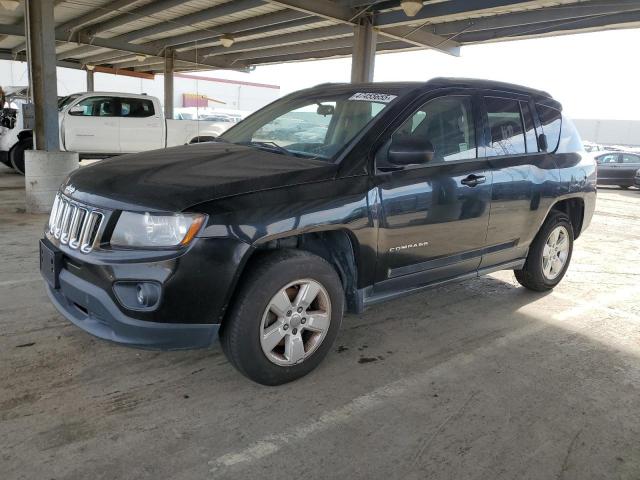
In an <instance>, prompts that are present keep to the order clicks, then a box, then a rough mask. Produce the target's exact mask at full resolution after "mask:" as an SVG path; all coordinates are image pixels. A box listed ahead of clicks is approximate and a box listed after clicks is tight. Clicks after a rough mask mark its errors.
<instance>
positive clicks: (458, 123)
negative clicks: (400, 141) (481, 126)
mask: <svg viewBox="0 0 640 480" xmlns="http://www.w3.org/2000/svg"><path fill="white" fill-rule="evenodd" d="M472 112H473V109H472V106H471V98H470V97H465V96H450V97H440V98H436V99H434V100H431V101H429V102H427V103H425V104H424V105H423V106H421V107H420V108H419V109H418V110H416V111H415V112H414V113H413V114H412V115H411V116H410V117H409V118H408V119H407V120H406V121H405V122H404V123H403V124H402V126H401V127H400V128H399V129H398V130H396V131H395V132H394V136H395V135H403V136H404V135H409V136H414V135H416V136H420V137H422V138H424V139H426V140H429V141H430V142H431V143H432V145H433V150H434V157H433V161H432V163H433V162H442V161H451V160H464V159H468V158H476V136H475V129H474V126H473V113H472Z"/></svg>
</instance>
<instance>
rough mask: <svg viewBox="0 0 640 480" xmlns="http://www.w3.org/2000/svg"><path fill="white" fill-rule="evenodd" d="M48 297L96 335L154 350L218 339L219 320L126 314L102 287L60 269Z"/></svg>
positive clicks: (206, 343) (189, 346)
mask: <svg viewBox="0 0 640 480" xmlns="http://www.w3.org/2000/svg"><path fill="white" fill-rule="evenodd" d="M46 288H47V293H48V294H49V298H50V299H51V301H52V302H53V304H54V305H55V307H56V308H57V309H58V311H59V312H60V313H61V314H62V315H64V317H65V318H67V319H68V320H70V321H71V322H72V323H74V324H75V325H76V326H78V327H80V328H81V329H83V330H84V331H86V332H88V333H90V334H92V335H95V336H96V337H99V338H102V339H104V340H110V341H112V342H117V343H121V344H124V345H128V346H131V347H138V348H145V349H153V350H184V349H192V348H205V347H208V346H209V345H211V343H212V342H213V341H214V340H215V339H217V334H218V329H219V327H220V324H186V323H159V322H150V321H145V320H136V319H134V318H131V317H128V316H127V315H125V314H123V313H122V312H121V311H120V309H119V308H118V307H117V306H116V304H115V303H114V302H113V300H112V299H111V298H110V297H109V295H107V293H106V292H105V291H104V290H102V289H101V288H99V287H97V286H96V285H93V284H91V283H89V282H87V281H86V280H83V279H81V278H79V277H77V276H75V275H73V274H72V273H71V272H69V271H68V270H62V271H61V272H60V288H59V289H54V288H52V287H51V286H50V285H49V284H46Z"/></svg>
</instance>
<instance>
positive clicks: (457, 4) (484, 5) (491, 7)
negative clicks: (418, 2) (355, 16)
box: [376, 0, 539, 28]
mask: <svg viewBox="0 0 640 480" xmlns="http://www.w3.org/2000/svg"><path fill="white" fill-rule="evenodd" d="M512 5H519V6H531V7H535V6H537V5H539V2H538V1H532V0H449V1H447V2H438V3H429V4H427V5H425V6H423V7H422V9H421V10H420V11H419V12H418V13H417V14H416V15H415V16H414V17H407V15H406V14H405V13H404V12H403V11H402V10H392V11H389V12H382V13H379V14H377V15H376V25H377V26H379V27H382V28H386V27H389V26H395V25H409V24H414V25H415V24H420V23H424V22H425V21H429V20H433V19H436V18H439V17H444V16H448V15H456V14H466V15H468V16H471V15H473V14H474V13H487V12H491V11H496V13H498V12H499V11H500V9H501V8H504V7H509V6H512Z"/></svg>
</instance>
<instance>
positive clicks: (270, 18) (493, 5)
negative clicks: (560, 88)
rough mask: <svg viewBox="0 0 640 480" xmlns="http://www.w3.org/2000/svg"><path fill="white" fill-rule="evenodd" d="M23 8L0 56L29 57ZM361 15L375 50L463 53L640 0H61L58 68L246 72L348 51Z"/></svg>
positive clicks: (622, 16) (9, 4) (606, 16)
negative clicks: (411, 8)
mask: <svg viewBox="0 0 640 480" xmlns="http://www.w3.org/2000/svg"><path fill="white" fill-rule="evenodd" d="M13 7H15V9H14V10H12V9H11V8H13ZM23 14H24V11H23V4H22V3H20V2H16V1H15V0H2V1H0V58H3V59H16V60H24V59H25V52H24V50H25V43H24V42H25V40H24V21H23ZM363 16H367V17H370V18H371V19H372V21H373V24H374V25H375V28H376V30H377V32H378V35H377V42H376V48H377V51H378V52H390V51H402V50H415V49H424V48H431V49H435V50H440V51H443V52H445V53H448V54H453V55H458V54H459V47H460V46H463V45H469V44H475V43H481V42H492V41H501V40H512V39H521V38H531V37H540V36H548V35H558V34H567V33H576V32H584V31H596V30H605V29H612V28H631V27H637V26H640V1H638V0H609V1H599V0H588V1H575V0H557V1H545V0H537V1H518V0H484V1H477V0H431V1H426V2H424V5H423V6H422V8H421V10H420V11H419V12H418V13H417V14H416V15H415V16H414V17H409V16H407V14H406V13H405V12H404V11H403V9H402V7H401V1H400V0H391V1H371V0H369V1H365V0H338V1H330V0H313V1H303V0H277V1H272V0H231V1H228V0H188V1H182V0H115V1H104V0H56V1H55V24H56V29H55V36H56V41H57V44H56V55H57V61H58V64H59V65H60V66H66V67H72V68H86V66H87V65H88V66H89V67H90V68H93V67H96V66H97V67H101V69H109V71H116V70H111V69H117V71H118V73H127V72H149V73H154V72H161V71H163V68H164V65H163V63H164V57H165V56H166V55H167V54H168V53H171V54H172V55H173V57H174V59H175V70H176V71H180V70H182V71H185V70H193V69H195V68H196V67H200V68H203V67H204V68H208V69H230V68H231V69H247V68H250V67H252V66H254V65H262V64H272V63H282V62H288V61H297V60H305V59H314V58H330V57H340V56H347V55H351V52H352V46H353V42H354V28H353V27H354V25H355V24H356V23H357V22H358V21H359V19H361V18H362V17H363ZM226 37H230V39H231V40H232V41H233V44H232V45H231V46H229V47H224V46H223V45H222V43H221V41H222V40H223V39H224V38H226Z"/></svg>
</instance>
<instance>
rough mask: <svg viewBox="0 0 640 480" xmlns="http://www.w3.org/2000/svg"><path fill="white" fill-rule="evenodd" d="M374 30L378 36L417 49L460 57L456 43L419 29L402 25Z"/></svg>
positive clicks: (458, 46)
mask: <svg viewBox="0 0 640 480" xmlns="http://www.w3.org/2000/svg"><path fill="white" fill-rule="evenodd" d="M376 30H377V31H378V33H380V35H384V36H385V37H388V38H393V39H394V40H401V41H403V42H407V43H411V44H412V45H415V46H417V47H424V46H428V47H429V48H432V49H434V50H438V51H440V52H443V53H448V54H449V55H453V56H454V57H459V56H460V44H459V43H458V42H455V41H453V40H449V39H448V38H446V37H443V36H441V35H436V34H434V33H431V32H428V31H426V30H423V29H420V28H419V29H416V28H411V27H408V26H404V25H398V26H396V27H389V28H384V29H382V28H377V29H376Z"/></svg>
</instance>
